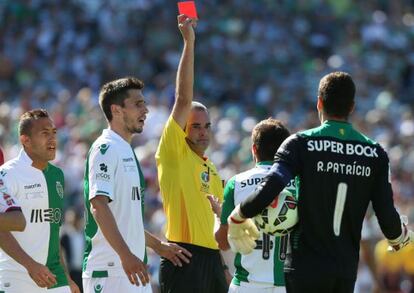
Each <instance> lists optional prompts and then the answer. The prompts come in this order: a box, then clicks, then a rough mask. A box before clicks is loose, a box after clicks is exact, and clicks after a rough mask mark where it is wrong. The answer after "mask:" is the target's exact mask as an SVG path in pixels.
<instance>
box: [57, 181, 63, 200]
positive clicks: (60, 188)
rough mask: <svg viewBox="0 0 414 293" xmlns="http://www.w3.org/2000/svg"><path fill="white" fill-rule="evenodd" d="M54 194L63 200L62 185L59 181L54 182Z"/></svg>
mask: <svg viewBox="0 0 414 293" xmlns="http://www.w3.org/2000/svg"><path fill="white" fill-rule="evenodd" d="M56 192H57V194H58V195H59V197H60V198H63V185H62V183H60V181H56Z"/></svg>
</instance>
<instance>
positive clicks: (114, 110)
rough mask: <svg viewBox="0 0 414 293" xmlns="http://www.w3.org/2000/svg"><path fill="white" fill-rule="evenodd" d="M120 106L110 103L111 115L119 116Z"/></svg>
mask: <svg viewBox="0 0 414 293" xmlns="http://www.w3.org/2000/svg"><path fill="white" fill-rule="evenodd" d="M121 108H122V107H121V106H119V105H115V104H112V105H111V113H112V117H117V116H119V115H121V112H122V111H121Z"/></svg>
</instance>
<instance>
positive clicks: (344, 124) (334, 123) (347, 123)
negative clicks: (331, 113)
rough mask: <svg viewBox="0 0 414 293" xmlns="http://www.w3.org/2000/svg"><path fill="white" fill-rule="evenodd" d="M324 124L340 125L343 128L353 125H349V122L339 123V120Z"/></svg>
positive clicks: (327, 121) (328, 121)
mask: <svg viewBox="0 0 414 293" xmlns="http://www.w3.org/2000/svg"><path fill="white" fill-rule="evenodd" d="M323 124H326V125H337V126H338V125H340V126H341V127H349V128H351V127H352V124H351V123H349V122H348V121H338V120H326V121H324V122H323Z"/></svg>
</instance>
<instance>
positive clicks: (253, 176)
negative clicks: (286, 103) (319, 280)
mask: <svg viewBox="0 0 414 293" xmlns="http://www.w3.org/2000/svg"><path fill="white" fill-rule="evenodd" d="M288 136H289V131H288V130H287V129H286V128H285V126H283V124H282V123H281V122H280V121H279V120H276V119H271V118H269V119H266V120H263V121H261V122H259V123H258V124H257V125H256V126H255V127H254V129H253V132H252V141H253V145H252V155H253V158H254V160H255V163H256V166H255V167H254V168H252V169H250V170H247V171H245V172H242V173H240V174H237V175H236V176H234V177H232V178H231V179H230V180H229V181H228V182H227V184H226V188H225V190H224V202H223V206H222V213H221V225H220V228H219V230H218V231H217V232H216V240H217V242H218V243H219V246H220V248H221V249H223V250H227V249H228V248H229V243H228V242H227V230H228V225H227V217H228V216H229V214H230V212H231V211H232V210H233V209H234V206H235V205H237V204H238V203H240V202H241V201H242V200H243V199H246V198H247V196H248V195H249V194H250V193H251V192H252V191H254V189H255V187H256V186H257V185H258V184H259V183H260V182H261V180H262V179H263V178H264V177H265V176H266V174H267V172H268V171H269V169H270V167H271V166H272V160H273V157H274V155H275V153H276V151H277V149H278V147H279V146H280V144H281V143H282V142H283V141H284V140H285V139H286V138H287V137H288ZM287 189H288V191H290V192H291V193H294V194H295V192H296V190H295V188H294V184H293V180H292V184H290V185H289V187H288V188H287ZM288 237H289V236H288V235H286V236H283V237H278V236H271V235H268V234H264V233H260V237H259V239H258V240H257V241H256V247H255V248H254V250H253V252H252V253H250V254H249V255H240V254H237V255H236V258H235V261H234V265H235V267H236V272H235V274H234V278H233V280H232V284H231V285H230V289H229V292H230V293H248V292H256V293H259V292H262V293H264V292H272V293H283V292H286V289H285V278H284V274H283V263H284V259H285V256H286V248H287V243H288Z"/></svg>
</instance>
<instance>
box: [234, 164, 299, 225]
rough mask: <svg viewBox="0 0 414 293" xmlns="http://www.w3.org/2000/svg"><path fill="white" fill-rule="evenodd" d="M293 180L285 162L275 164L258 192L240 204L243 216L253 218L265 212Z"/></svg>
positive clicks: (257, 189) (258, 188)
mask: <svg viewBox="0 0 414 293" xmlns="http://www.w3.org/2000/svg"><path fill="white" fill-rule="evenodd" d="M292 178H293V176H292V173H291V172H290V170H289V168H288V167H287V165H286V164H285V163H283V162H276V163H274V164H273V166H272V168H271V169H270V171H269V173H268V175H267V176H266V177H265V178H264V180H263V182H262V183H260V185H259V186H258V187H257V188H256V190H255V191H254V192H253V193H252V194H251V195H250V196H249V197H248V198H247V199H245V200H244V201H243V202H241V203H240V211H241V216H242V217H244V218H252V217H254V216H256V215H257V214H259V213H260V212H261V211H262V210H264V209H265V208H266V207H267V206H268V205H270V203H271V202H272V201H273V200H274V199H275V197H276V196H278V194H279V193H280V192H281V191H282V190H283V188H285V186H286V185H287V184H288V183H289V182H290V180H291V179H292Z"/></svg>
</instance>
